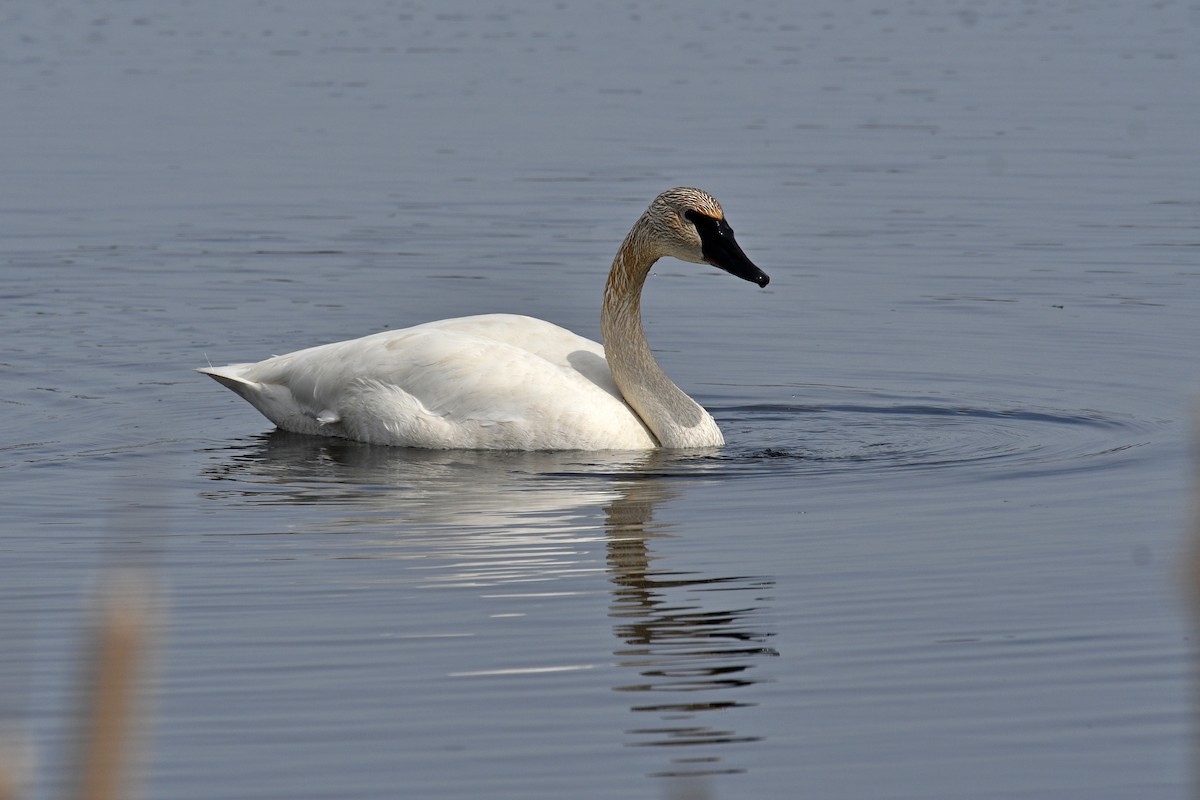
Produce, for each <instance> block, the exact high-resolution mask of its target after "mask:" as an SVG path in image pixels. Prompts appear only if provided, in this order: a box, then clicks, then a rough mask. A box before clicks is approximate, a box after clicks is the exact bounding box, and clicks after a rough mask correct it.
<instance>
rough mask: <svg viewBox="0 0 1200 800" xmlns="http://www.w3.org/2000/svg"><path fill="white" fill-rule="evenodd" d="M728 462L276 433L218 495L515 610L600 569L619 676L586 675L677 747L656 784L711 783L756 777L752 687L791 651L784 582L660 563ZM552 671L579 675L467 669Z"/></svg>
mask: <svg viewBox="0 0 1200 800" xmlns="http://www.w3.org/2000/svg"><path fill="white" fill-rule="evenodd" d="M720 469H722V462H721V461H720V460H719V459H713V458H710V457H708V456H705V455H698V456H687V455H680V454H671V453H665V452H662V451H649V452H633V453H606V452H599V453H597V452H586V453H585V452H576V453H561V452H559V453H538V452H530V453H496V452H486V451H421V450H400V449H396V448H387V447H372V446H369V445H362V444H357V443H353V442H345V441H341V440H336V439H326V438H317V437H308V436H302V435H297V434H288V433H283V432H278V431H277V432H272V433H270V434H264V435H262V436H259V437H256V438H255V439H254V440H252V441H251V442H250V444H249V445H248V446H240V447H238V448H236V449H233V450H222V451H219V452H218V455H217V457H215V458H214V459H213V463H212V464H211V465H210V466H209V467H208V469H206V471H205V472H206V476H207V477H208V478H210V479H211V481H212V483H211V484H210V485H209V487H208V488H207V489H206V490H205V495H206V496H208V497H211V498H214V499H220V500H224V501H226V502H233V503H235V504H250V505H261V504H266V505H283V506H299V505H306V504H307V505H306V508H305V510H304V513H303V514H298V515H288V517H287V519H288V520H289V523H290V524H289V525H288V532H289V533H296V532H297V525H300V526H301V528H300V530H299V532H301V533H353V534H355V535H354V536H351V537H347V539H346V541H347V546H350V547H353V548H355V551H356V552H355V553H354V555H355V557H363V556H364V553H363V551H364V549H368V550H369V554H366V555H365V557H369V558H374V559H389V558H394V559H398V560H402V561H404V562H406V566H405V567H404V568H403V569H400V570H397V571H396V577H395V580H396V581H397V582H404V583H409V584H419V585H420V586H422V587H424V588H452V587H459V588H461V587H472V588H484V589H488V590H489V592H488V594H486V595H481V597H488V598H492V599H495V598H506V599H507V601H509V602H511V601H512V600H513V599H514V598H520V597H535V596H536V597H540V598H548V597H554V596H566V595H576V596H578V595H580V594H589V593H591V592H594V591H595V585H594V581H593V583H592V584H588V582H587V580H586V576H587V575H588V574H592V575H595V574H598V573H601V572H603V573H604V574H605V575H606V578H607V583H608V586H609V600H608V603H607V606H608V608H607V614H608V617H609V618H610V620H611V621H612V632H613V635H614V637H615V638H616V640H617V642H618V644H617V646H616V647H615V648H613V650H612V653H613V656H614V661H613V664H614V665H615V668H616V669H615V672H614V670H613V669H604V668H603V667H604V666H605V665H603V664H594V665H589V667H588V669H587V670H586V672H581V674H588V675H593V676H596V677H597V678H598V677H600V676H604V677H603V680H604V681H605V684H604V686H605V688H608V689H611V690H613V691H616V692H620V693H622V694H623V695H624V696H626V697H627V698H628V703H629V709H630V713H631V714H632V715H633V721H632V723H631V725H630V726H629V727H628V729H627V730H626V731H625V736H626V742H625V744H626V745H627V746H631V747H663V748H669V752H670V759H669V761H668V763H667V764H666V765H665V766H664V768H663V769H661V770H659V771H657V772H655V773H653V774H656V775H664V776H679V775H692V776H694V775H706V774H717V773H729V772H740V771H742V770H741V769H740V768H738V767H737V766H736V765H734V764H733V763H731V762H730V761H729V759H731V758H733V757H734V756H735V754H736V750H731V749H730V748H731V746H732V747H734V748H736V746H738V745H740V744H744V743H750V742H755V741H758V740H759V738H760V737H759V736H758V735H756V734H755V733H753V732H748V731H746V730H743V728H744V727H745V726H746V724H747V723H748V722H751V721H752V717H751V716H750V715H749V714H748V713H747V711H748V710H749V709H752V708H753V707H754V706H755V703H754V702H753V701H750V700H747V699H746V696H747V695H748V694H749V692H747V689H748V688H749V687H751V686H753V685H754V684H755V683H757V682H758V681H761V680H763V678H762V677H761V673H762V670H761V669H759V667H760V666H761V664H762V659H763V658H764V657H766V656H772V655H775V654H776V653H775V651H774V650H773V649H772V648H771V647H770V646H769V642H770V641H771V639H772V637H773V633H772V632H771V631H770V630H767V629H765V628H764V624H765V621H764V619H763V614H762V611H763V608H764V606H766V605H768V604H769V603H770V602H771V601H770V597H769V594H770V592H771V590H772V587H773V581H772V580H771V579H769V578H763V577H757V576H748V575H723V574H713V573H712V572H711V571H706V572H700V571H688V570H687V569H686V568H683V567H681V566H679V565H676V564H672V563H670V561H669V560H668V558H667V556H665V555H663V554H662V553H661V552H658V553H656V552H655V550H656V547H655V542H656V541H659V542H661V543H662V544H666V543H667V542H668V541H669V540H670V539H671V538H673V537H675V536H681V537H682V536H685V535H686V530H684V529H681V528H680V527H679V525H678V524H677V523H673V522H662V521H657V520H655V518H654V514H655V510H656V509H657V508H659V507H660V506H662V505H663V504H664V503H666V502H668V501H670V500H672V499H674V498H676V497H678V496H680V495H681V494H682V493H683V488H684V487H685V486H687V485H692V484H691V481H693V480H696V479H699V480H705V479H708V477H709V476H711V475H713V474H715V473H716V472H717V471H718V470H720ZM338 541H341V540H338ZM657 549H659V550H662V549H666V548H663V547H659V548H657ZM600 552H603V560H602V561H601V559H600V557H599V553H600ZM530 584H537V585H534V586H531V585H530ZM538 585H540V587H541V588H538ZM501 587H507V588H501ZM518 587H519V588H518ZM497 588H499V589H500V591H499V592H497V591H494V590H495V589H497ZM585 607H586V606H585ZM483 661H486V659H484V660H483ZM483 666H489V665H487V664H486V663H485V664H483ZM592 666H594V667H595V668H594V669H593V668H591V667H592ZM549 669H557V670H561V669H564V667H562V666H561V665H545V664H536V665H530V666H529V667H528V668H527V669H526V668H521V669H517V670H512V669H506V668H503V667H502V668H501V669H499V670H495V669H483V670H462V671H459V672H456V673H453V674H455V675H458V676H463V677H470V676H475V677H477V678H478V677H480V676H489V675H490V676H496V675H500V674H507V675H513V674H517V673H521V674H524V673H528V675H529V676H531V677H532V676H536V675H538V674H541V673H543V672H545V671H546V670H549ZM614 674H615V676H616V677H615V679H614V677H613V676H614ZM594 679H595V678H592V679H591V680H594Z"/></svg>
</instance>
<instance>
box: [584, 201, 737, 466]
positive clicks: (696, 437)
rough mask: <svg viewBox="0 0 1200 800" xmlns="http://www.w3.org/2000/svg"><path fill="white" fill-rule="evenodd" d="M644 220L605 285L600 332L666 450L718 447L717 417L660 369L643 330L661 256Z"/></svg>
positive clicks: (630, 398) (616, 374) (622, 384)
mask: <svg viewBox="0 0 1200 800" xmlns="http://www.w3.org/2000/svg"><path fill="white" fill-rule="evenodd" d="M647 239H648V237H647V236H646V234H645V219H644V218H643V219H641V220H639V221H638V223H637V224H636V225H634V227H633V230H631V231H630V232H629V235H628V236H626V237H625V241H624V242H622V243H621V249H620V250H618V251H617V256H616V258H614V259H613V265H612V271H611V272H609V274H608V283H607V284H606V285H605V287H604V306H603V308H602V309H601V311H600V332H601V334H602V335H603V337H604V355H605V357H606V359H607V360H608V365H609V368H610V369H611V370H612V376H613V380H614V381H616V384H617V388H619V389H620V390H621V394H622V395H624V397H625V401H626V402H627V403H629V405H630V406H631V407H632V408H633V410H634V411H636V412H637V414H638V416H639V417H641V418H642V421H643V422H645V423H646V427H648V428H649V429H650V430H651V431H652V432H653V433H654V436H655V437H656V438H657V439H658V442H659V444H661V445H662V446H663V447H672V448H688V447H719V446H721V445H723V444H724V443H725V440H724V438H723V437H722V436H721V430H720V428H718V427H717V423H716V422H715V421H714V420H713V418H712V416H711V415H710V414H709V413H708V412H707V411H705V410H704V409H703V408H702V407H701V406H700V404H699V403H697V402H696V401H695V400H693V399H692V398H690V397H688V396H687V394H686V393H685V392H684V391H683V390H682V389H680V388H679V387H678V386H676V385H675V384H674V383H673V382H672V381H671V379H670V378H668V377H667V374H666V373H665V372H663V370H662V367H660V366H659V365H658V361H657V360H655V358H654V354H653V353H651V352H650V344H649V343H648V342H647V341H646V332H645V329H644V328H643V327H642V286H643V285H644V284H645V283H646V276H647V275H649V274H650V267H652V266H653V265H654V262H655V261H657V260H658V257H659V253H658V252H657V250H656V249H655V248H653V247H652V246H651V245H650V244H649V242H648V241H647Z"/></svg>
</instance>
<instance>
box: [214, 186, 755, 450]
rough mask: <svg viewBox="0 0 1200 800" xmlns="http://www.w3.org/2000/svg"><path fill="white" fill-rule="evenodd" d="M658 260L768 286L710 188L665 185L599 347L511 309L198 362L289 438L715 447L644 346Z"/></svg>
mask: <svg viewBox="0 0 1200 800" xmlns="http://www.w3.org/2000/svg"><path fill="white" fill-rule="evenodd" d="M663 256H672V257H674V258H677V259H680V260H682V261H689V262H693V263H708V264H711V265H713V266H715V267H719V268H721V269H723V270H725V271H726V272H729V273H730V274H732V275H734V276H736V277H739V278H742V279H744V280H747V281H750V282H752V283H756V284H758V285H759V286H760V287H763V286H766V285H767V283H768V282H769V281H770V278H768V277H767V275H766V274H765V273H764V272H763V271H762V270H760V269H759V268H758V267H756V266H755V265H754V264H753V263H752V262H751V261H750V259H749V258H747V256H746V254H745V253H743V252H742V248H741V247H740V246H739V245H738V243H737V240H736V239H734V237H733V229H732V228H730V227H729V223H728V222H727V221H726V220H725V214H724V212H723V211H722V210H721V206H720V204H719V203H717V201H716V200H715V199H714V198H713V197H712V195H710V194H708V193H707V192H703V191H700V190H699V189H692V188H676V189H669V190H667V191H665V192H663V193H662V194H660V195H659V196H658V197H656V198H655V199H654V201H653V202H652V203H651V204H650V206H649V208H647V209H646V212H645V213H644V214H642V216H641V217H640V218H639V219H638V221H637V222H636V223H634V225H633V228H632V229H630V231H629V234H628V235H627V236H626V237H625V240H624V241H623V242H622V243H621V247H620V249H619V250H617V255H616V257H615V258H614V259H613V264H612V269H611V271H610V272H609V274H608V281H607V283H606V284H605V287H604V302H603V306H602V308H601V312H600V330H601V333H602V334H603V339H604V345H600V344H599V343H597V342H593V341H591V340H590V339H585V338H584V337H582V336H579V335H577V334H575V333H572V332H571V331H568V330H566V329H564V328H560V327H559V326H557V325H553V324H551V323H549V322H545V321H543V320H540V319H534V318H532V317H526V316H520V315H515V314H485V315H480V316H472V317H460V318H456V319H446V320H439V321H437V322H427V323H425V324H423V325H416V326H413V327H411V328H405V329H403V330H389V331H383V332H381V333H376V334H373V335H370V336H364V337H362V338H360V339H352V340H349V341H344V342H335V343H333V344H326V345H320V346H318V347H311V348H308V349H306V350H298V351H296V352H294V353H288V354H287V355H282V356H274V357H272V358H268V359H266V360H265V361H259V362H258V363H252V364H251V363H248V364H230V365H228V366H223V367H212V366H209V367H207V368H202V369H198V370H197V372H201V373H204V374H205V375H209V376H211V377H212V378H213V379H214V380H216V381H217V382H218V383H220V384H222V385H223V386H226V387H228V388H229V389H232V390H233V391H234V392H237V394H239V395H240V396H241V397H242V398H244V399H245V400H247V401H249V402H250V404H251V405H253V406H254V407H255V408H257V409H258V410H259V411H260V412H261V413H262V414H263V415H264V416H265V417H266V418H267V419H269V420H271V421H272V422H274V423H275V424H276V425H277V426H278V427H280V428H282V429H284V430H288V431H294V432H297V433H306V434H317V435H323V436H337V437H342V438H346V439H354V440H358V441H362V442H368V443H372V444H383V445H395V446H402V447H421V448H432V449H488V450H644V449H648V448H657V447H663V448H709V447H720V446H721V445H723V444H724V443H725V440H724V437H722V435H721V430H720V428H718V427H717V423H716V421H715V420H714V419H713V418H712V415H710V414H709V413H708V412H707V411H706V410H705V409H704V408H703V407H701V406H700V404H699V403H697V402H696V401H695V400H693V399H692V398H690V397H688V395H687V394H686V393H684V391H683V390H682V389H680V388H679V387H678V386H676V385H675V384H674V383H673V382H672V381H671V379H670V378H668V377H667V375H666V373H665V372H663V370H662V368H661V367H660V366H659V365H658V362H657V361H656V360H655V358H654V355H653V354H652V353H651V352H650V345H649V344H648V343H647V341H646V334H645V331H644V329H643V328H642V316H641V296H642V286H643V285H644V284H645V281H646V277H647V275H649V273H650V268H651V267H652V266H653V265H654V263H655V262H656V261H657V260H658V259H659V258H661V257H663Z"/></svg>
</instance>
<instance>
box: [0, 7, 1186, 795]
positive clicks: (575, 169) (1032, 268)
mask: <svg viewBox="0 0 1200 800" xmlns="http://www.w3.org/2000/svg"><path fill="white" fill-rule="evenodd" d="M0 43H2V44H3V49H2V50H0V65H2V69H0V101H2V103H0V104H2V107H3V108H4V113H3V114H2V115H0V142H2V144H0V176H2V177H3V184H4V190H3V192H0V219H2V220H3V224H2V226H0V264H2V267H0V270H2V276H0V296H2V298H3V305H2V309H3V311H2V313H0V341H2V342H3V348H2V351H0V376H2V385H0V388H2V394H0V401H2V402H3V406H2V407H3V419H4V422H3V431H4V435H3V440H2V441H0V475H2V480H0V503H2V506H3V508H4V526H3V532H2V533H0V598H2V600H3V613H2V614H0V621H2V622H3V629H2V630H0V634H2V635H3V636H4V639H5V642H6V644H5V646H4V648H3V649H2V650H0V700H2V701H3V703H2V704H0V715H3V719H2V720H0V722H3V723H4V724H5V725H6V726H8V727H14V726H15V727H19V728H20V729H22V730H23V731H24V732H25V735H26V736H27V737H28V739H29V740H30V741H31V742H32V744H33V746H34V748H35V754H36V767H34V768H33V772H32V778H33V780H34V787H33V788H32V789H31V790H30V796H32V797H49V796H55V795H59V794H61V793H62V789H63V786H64V781H65V780H66V777H65V776H66V773H67V772H68V763H69V761H70V758H71V725H72V722H71V719H72V710H73V708H74V707H75V704H76V698H75V690H74V688H73V687H74V685H75V683H76V680H77V678H78V677H79V673H80V669H81V665H80V663H79V661H80V653H81V652H82V650H81V648H82V646H83V645H82V642H83V639H82V635H81V631H80V628H81V625H82V623H83V621H84V620H85V618H86V615H85V613H84V610H85V608H86V607H87V606H88V604H89V603H90V602H92V601H91V598H92V596H93V595H92V590H93V587H94V586H95V584H96V581H97V580H98V577H99V576H100V575H102V574H103V572H104V569H105V567H106V566H109V565H112V564H119V563H126V562H135V563H140V564H146V565H149V566H150V567H151V569H152V570H153V575H154V580H155V581H156V583H157V584H158V586H159V591H160V592H161V597H162V603H161V614H160V615H159V618H160V619H161V625H162V632H161V635H160V636H159V638H158V643H157V648H156V658H155V660H154V664H155V667H154V670H153V671H152V673H151V678H150V679H149V680H148V682H147V686H146V689H147V694H148V699H149V703H148V705H147V708H148V712H147V720H146V723H147V724H146V742H145V746H144V747H143V748H142V755H141V763H142V765H143V769H142V784H143V787H144V790H145V795H146V796H148V797H155V798H176V799H178V800H184V799H185V798H197V799H199V798H204V799H205V800H210V799H211V798H215V797H238V798H264V799H266V798H289V799H294V798H326V797H339V798H384V797H389V798H390V797H413V798H433V797H437V798H464V799H465V798H514V799H515V798H522V799H523V800H536V799H538V798H546V799H547V800H548V799H549V798H563V797H572V798H584V799H587V798H597V800H599V799H601V798H618V797H620V798H628V797H666V796H669V795H671V796H674V794H673V793H676V792H682V791H685V790H694V791H695V792H696V793H697V794H698V795H705V794H707V795H708V796H711V797H712V798H714V800H715V799H717V798H721V799H723V798H735V797H756V796H758V797H770V796H774V797H801V796H812V797H825V798H863V797H871V798H922V800H928V799H929V798H947V799H949V798H956V799H958V798H1010V797H1024V798H1054V799H1055V800H1061V799H1062V798H1089V800H1091V799H1093V798H1133V797H1137V798H1143V797H1184V796H1188V794H1189V791H1188V785H1189V763H1188V755H1189V745H1188V731H1189V729H1190V718H1189V711H1190V700H1189V696H1190V695H1189V686H1188V673H1189V656H1190V651H1191V644H1190V643H1189V634H1190V628H1189V625H1188V621H1187V618H1186V614H1185V610H1184V604H1183V602H1182V599H1181V592H1180V590H1179V582H1178V577H1179V573H1180V570H1179V560H1180V557H1181V554H1182V552H1183V550H1184V541H1185V538H1184V537H1185V531H1186V527H1187V516H1188V511H1187V510H1188V496H1187V489H1188V475H1189V470H1190V464H1189V461H1188V458H1187V450H1188V448H1187V441H1188V438H1189V436H1190V435H1191V425H1190V415H1191V412H1190V409H1191V408H1192V406H1193V403H1194V401H1195V396H1196V389H1197V388H1198V387H1200V381H1198V380H1197V378H1198V376H1200V357H1198V350H1197V341H1200V339H1198V336H1200V259H1198V254H1200V160H1198V159H1197V157H1196V142H1197V141H1198V138H1197V137H1198V136H1200V93H1197V91H1196V86H1197V81H1196V79H1197V75H1198V74H1200V73H1198V71H1197V60H1198V58H1200V13H1198V12H1197V10H1196V7H1195V6H1194V5H1191V6H1189V5H1188V4H1186V3H1177V2H1164V3H1157V4H1153V5H1148V4H1147V5H1142V4H1127V3H1121V2H1115V1H1112V2H1100V3H1095V4H1046V5H1042V4H1027V3H995V4H992V3H973V2H963V3H939V2H933V0H913V2H908V3H903V4H885V3H870V2H832V1H830V0H823V1H821V2H812V3H772V2H748V3H742V4H706V3H704V4H692V3H684V2H681V0H664V2H657V3H647V4H624V5H620V6H608V5H605V4H602V3H601V4H597V3H577V2H570V1H568V2H529V3H508V4H496V5H489V6H481V5H478V4H474V3H466V2H446V3H424V2H421V1H420V0H415V1H414V2H385V1H384V0H366V1H364V2H356V3H348V4H318V3H280V4H269V3H259V4H254V5H249V4H243V3H234V2H214V3H188V2H183V0H171V1H170V2H159V3H149V2H145V1H144V0H130V2H125V3H119V4H114V3H101V2H93V3H67V2H54V1H53V0H39V2H37V3H34V2H26V1H25V0H20V1H19V2H10V3H8V4H7V5H5V6H4V8H3V9H2V10H0ZM675 185H697V186H701V187H703V188H705V189H708V190H709V191H711V192H712V193H713V194H714V195H716V196H717V197H718V198H719V199H720V200H721V201H722V203H723V204H724V206H725V210H726V212H727V214H728V216H729V219H730V220H731V222H732V224H733V226H734V227H735V228H736V229H737V231H738V238H739V240H740V242H741V244H742V246H743V247H744V249H745V250H746V251H747V253H748V254H749V255H750V256H751V257H752V258H753V259H754V260H755V261H756V262H757V263H758V264H759V265H760V266H761V267H762V268H763V269H764V270H765V271H766V272H768V273H769V274H770V275H771V277H772V282H771V284H770V286H769V287H768V288H767V289H765V290H761V291H760V290H758V289H757V288H755V287H754V286H751V285H749V284H746V283H742V282H739V281H736V280H733V279H731V278H730V277H729V276H727V275H725V274H723V273H720V272H718V271H716V270H712V269H709V268H707V267H702V266H696V265H691V264H682V263H679V262H674V261H670V262H668V261H664V262H661V263H660V264H659V265H658V266H657V267H656V268H655V271H654V274H653V275H652V276H651V279H650V282H649V284H648V287H647V293H646V300H645V312H646V316H647V325H648V334H649V337H650V340H651V343H652V345H653V347H654V349H655V352H656V353H657V354H658V356H659V358H660V360H661V361H662V362H663V364H664V366H665V368H666V370H667V371H668V373H669V374H670V375H671V376H672V377H673V378H674V379H675V380H676V381H677V382H678V383H679V384H680V385H681V386H683V387H684V388H685V389H687V390H688V391H690V392H691V393H692V394H693V395H694V396H695V397H696V398H697V399H698V400H700V401H701V402H702V403H704V404H705V405H706V406H707V407H709V408H710V409H711V410H712V411H713V413H714V415H715V416H716V418H717V420H718V422H719V423H720V425H721V426H722V428H723V430H724V432H725V438H726V440H727V442H728V443H727V445H726V447H725V448H724V449H722V450H721V451H720V452H718V453H708V454H682V455H680V454H676V455H672V454H670V453H647V454H628V453H626V454H590V453H566V454H544V453H527V454H504V453H473V452H454V453H449V452H448V453H436V452H412V451H404V450H390V449H387V448H378V447H374V448H373V447H367V446H360V445H356V444H353V443H348V442H341V441H336V440H325V439H314V438H307V437H302V436H295V435H287V434H283V433H279V432H273V431H272V430H271V426H270V424H269V423H268V422H267V421H266V420H265V419H263V418H262V417H260V416H259V415H258V414H257V413H256V412H255V411H254V410H253V409H252V408H251V407H250V406H249V405H247V404H246V403H244V402H243V401H242V400H240V399H239V398H237V397H236V396H234V395H233V394H232V393H230V392H228V391H226V390H225V389H223V388H221V387H220V386H218V385H216V384H215V383H213V382H212V381H210V380H208V379H207V378H205V377H204V376H201V375H197V374H196V373H194V372H192V371H191V370H192V369H193V368H195V367H200V366H204V365H205V364H206V363H209V362H211V363H214V364H218V363H228V362H235V361H245V360H256V359H258V358H263V357H266V356H268V355H271V354H274V353H281V352H287V351H290V350H293V349H298V348H300V347H305V346H309V345H314V344H320V343H324V342H328V341H335V340H338V339H344V338H350V337H354V336H358V335H362V334H366V333H370V332H373V331H376V330H381V329H384V328H393V327H403V326H406V325H410V324H415V323H418V322H423V321H427V320H430V319H437V318H442V317H448V316H458V315H465V314H473V313H483V312H492V311H511V312H519V313H526V314H531V315H534V316H537V317H541V318H543V319H547V320H550V321H552V322H555V323H558V324H561V325H564V326H565V327H568V328H571V329H573V330H575V331H578V332H580V333H582V334H584V335H587V336H589V337H592V338H598V336H599V330H598V306H599V300H600V293H601V289H602V286H603V281H604V275H605V271H606V269H607V266H608V264H609V262H610V260H611V258H612V254H613V252H614V251H615V248H616V246H617V244H618V243H619V242H620V240H621V237H622V236H623V235H624V234H625V232H626V230H627V229H628V227H629V225H630V224H631V223H632V222H633V220H634V219H636V217H637V215H638V214H640V213H641V211H642V210H643V209H644V207H645V205H646V204H647V203H648V202H649V200H650V199H651V198H653V197H654V196H655V195H656V194H657V193H658V192H659V191H661V190H663V189H665V188H667V187H670V186H675Z"/></svg>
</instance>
